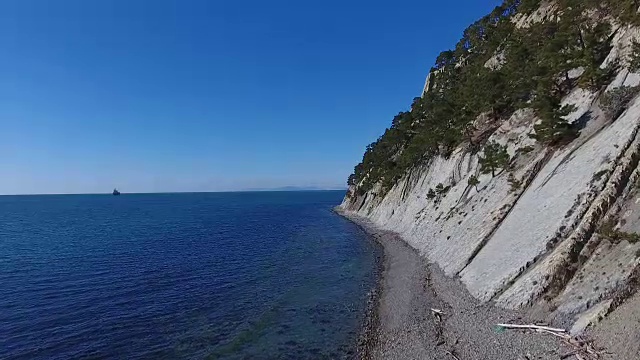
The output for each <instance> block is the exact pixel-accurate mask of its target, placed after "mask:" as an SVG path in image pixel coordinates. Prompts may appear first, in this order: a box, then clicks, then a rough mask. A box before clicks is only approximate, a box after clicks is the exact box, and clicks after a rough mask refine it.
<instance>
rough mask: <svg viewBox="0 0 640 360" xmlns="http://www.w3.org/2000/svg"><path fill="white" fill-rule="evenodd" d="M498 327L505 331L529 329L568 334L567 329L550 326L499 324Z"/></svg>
mask: <svg viewBox="0 0 640 360" xmlns="http://www.w3.org/2000/svg"><path fill="white" fill-rule="evenodd" d="M498 326H500V327H503V328H505V329H529V330H547V331H550V332H554V333H566V332H567V331H566V330H565V329H558V328H552V327H548V326H540V325H533V324H532V325H519V324H498Z"/></svg>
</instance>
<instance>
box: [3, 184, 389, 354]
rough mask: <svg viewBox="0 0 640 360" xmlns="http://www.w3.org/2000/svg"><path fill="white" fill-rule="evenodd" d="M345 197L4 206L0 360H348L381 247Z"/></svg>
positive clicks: (17, 202)
mask: <svg viewBox="0 0 640 360" xmlns="http://www.w3.org/2000/svg"><path fill="white" fill-rule="evenodd" d="M343 194H344V192H333V191H328V192H289V193H287V192H264V193H210V194H140V195H135V194H132V195H129V194H125V195H122V196H119V197H114V196H110V195H66V196H5V197H0V289H1V292H2V296H0V358H2V359H69V358H96V359H98V358H119V359H125V358H126V359H136V358H140V359H174V358H182V359H204V358H231V359H234V358H238V359H244V358H252V359H256V358H283V359H285V358H291V359H300V358H350V357H352V356H353V353H354V350H355V342H356V337H357V335H358V333H359V331H360V325H361V321H362V320H363V316H364V307H365V303H366V298H367V293H368V292H369V291H370V290H371V288H372V287H373V286H374V284H375V276H376V274H375V271H376V256H377V250H376V249H375V248H374V245H373V244H371V243H370V242H369V240H368V239H367V236H366V234H364V233H363V231H362V230H361V229H359V228H358V227H357V226H355V225H353V224H352V223H350V222H348V221H346V220H345V219H343V218H341V217H339V216H337V215H336V214H334V213H333V212H332V211H331V209H332V207H333V206H335V205H336V204H338V203H339V202H340V200H341V198H342V196H343Z"/></svg>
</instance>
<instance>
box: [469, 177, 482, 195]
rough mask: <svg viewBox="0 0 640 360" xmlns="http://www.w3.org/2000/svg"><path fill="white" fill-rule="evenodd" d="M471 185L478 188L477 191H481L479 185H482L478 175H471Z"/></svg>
mask: <svg viewBox="0 0 640 360" xmlns="http://www.w3.org/2000/svg"><path fill="white" fill-rule="evenodd" d="M468 184H469V186H473V187H475V188H476V191H477V192H480V190H478V185H480V180H478V177H477V176H475V175H471V176H470V177H469V182H468Z"/></svg>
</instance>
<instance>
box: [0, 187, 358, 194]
mask: <svg viewBox="0 0 640 360" xmlns="http://www.w3.org/2000/svg"><path fill="white" fill-rule="evenodd" d="M320 191H347V188H346V187H345V188H335V189H334V188H327V189H300V190H296V189H290V190H286V189H278V188H275V189H255V190H252V189H242V190H220V191H157V192H156V191H151V192H121V193H120V196H121V195H153V194H158V195H162V194H166V195H169V194H224V193H266V192H320ZM60 195H110V196H114V195H113V194H112V193H110V192H102V193H31V194H0V196H60Z"/></svg>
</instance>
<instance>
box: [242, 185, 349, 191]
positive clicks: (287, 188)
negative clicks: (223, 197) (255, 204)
mask: <svg viewBox="0 0 640 360" xmlns="http://www.w3.org/2000/svg"><path fill="white" fill-rule="evenodd" d="M322 190H344V191H346V190H347V187H346V186H343V187H339V186H336V187H320V186H282V187H276V188H252V189H246V191H322Z"/></svg>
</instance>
